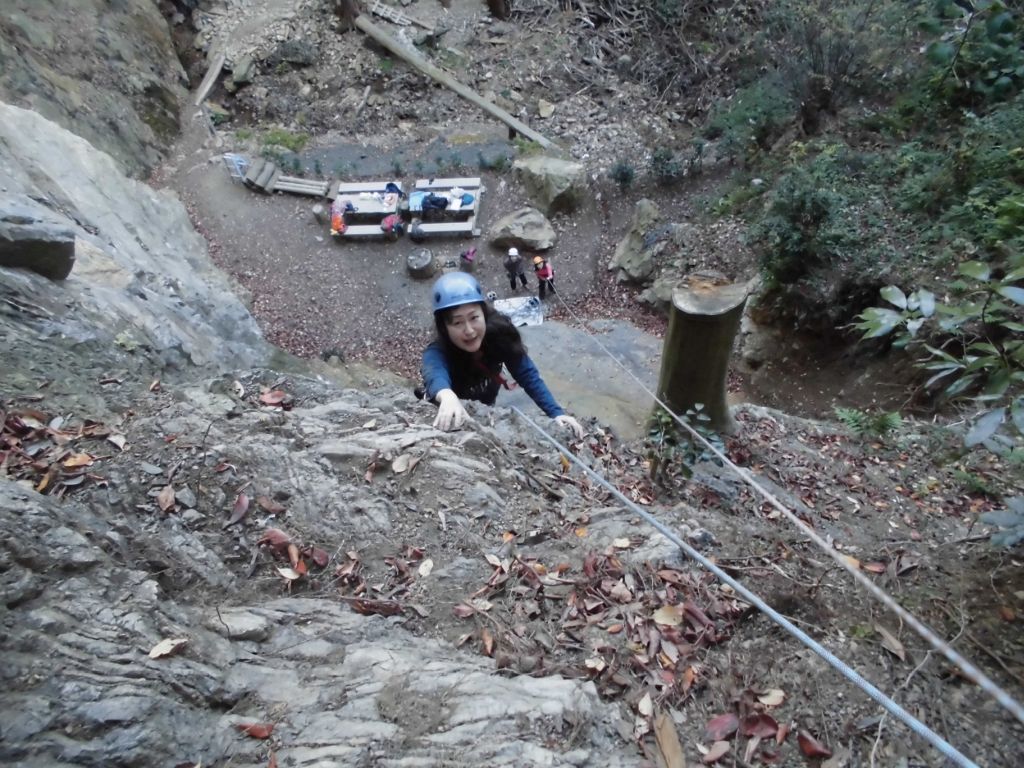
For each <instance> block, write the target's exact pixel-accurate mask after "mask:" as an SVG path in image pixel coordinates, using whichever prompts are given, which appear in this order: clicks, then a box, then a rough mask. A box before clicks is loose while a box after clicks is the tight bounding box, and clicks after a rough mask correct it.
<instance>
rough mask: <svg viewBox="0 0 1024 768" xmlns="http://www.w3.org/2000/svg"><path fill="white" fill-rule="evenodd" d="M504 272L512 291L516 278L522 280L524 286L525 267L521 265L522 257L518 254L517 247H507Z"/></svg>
mask: <svg viewBox="0 0 1024 768" xmlns="http://www.w3.org/2000/svg"><path fill="white" fill-rule="evenodd" d="M505 272H506V273H507V274H508V282H509V285H511V286H512V290H513V291H514V290H515V289H516V278H519V280H521V281H522V284H523V288H525V287H526V268H525V267H524V266H523V257H522V256H520V255H519V249H518V248H509V249H508V253H507V254H506V255H505Z"/></svg>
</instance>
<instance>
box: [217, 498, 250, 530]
mask: <svg viewBox="0 0 1024 768" xmlns="http://www.w3.org/2000/svg"><path fill="white" fill-rule="evenodd" d="M248 511H249V497H248V496H246V495H245V494H244V493H240V494H238V496H237V497H236V498H235V506H234V507H233V508H232V510H231V517H229V518H228V520H227V522H226V523H224V525H223V526H222V527H224V528H227V527H229V526H232V525H234V524H235V523H237V522H238V521H239V520H241V519H242V518H243V517H245V513H246V512H248Z"/></svg>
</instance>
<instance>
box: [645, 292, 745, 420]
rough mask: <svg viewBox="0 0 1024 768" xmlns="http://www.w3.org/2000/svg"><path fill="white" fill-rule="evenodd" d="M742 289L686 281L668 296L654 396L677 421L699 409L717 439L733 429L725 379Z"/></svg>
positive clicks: (739, 313) (741, 307)
mask: <svg viewBox="0 0 1024 768" xmlns="http://www.w3.org/2000/svg"><path fill="white" fill-rule="evenodd" d="M748 290H749V289H748V286H747V284H746V283H734V284H728V283H726V282H725V281H724V280H720V279H715V278H711V279H708V278H705V277H690V278H688V279H687V281H686V282H685V283H684V284H683V285H682V286H680V287H679V288H677V289H676V291H675V293H674V294H673V296H672V309H671V315H670V316H669V323H668V333H667V334H666V335H665V344H664V346H663V349H662V355H661V376H660V378H659V380H658V397H659V398H660V399H661V400H663V401H664V402H665V403H666V404H667V405H668V406H669V407H670V408H671V409H672V410H673V411H674V412H675V413H677V414H679V415H680V416H682V415H684V414H685V413H686V412H687V411H688V410H690V409H691V408H693V407H694V406H695V405H697V404H698V403H699V404H702V405H703V411H702V412H703V413H704V414H705V415H706V416H707V417H708V418H709V421H708V422H705V424H706V425H707V426H708V427H709V428H710V429H712V430H714V431H715V432H718V433H720V434H733V433H734V432H736V430H737V425H736V422H735V421H734V420H733V418H732V414H730V413H729V406H728V404H727V403H726V388H725V378H726V374H727V372H728V369H729V357H730V354H731V353H732V345H733V340H734V339H735V337H736V331H737V330H738V329H739V325H740V318H741V317H742V315H743V307H744V305H745V304H746V301H747V293H748Z"/></svg>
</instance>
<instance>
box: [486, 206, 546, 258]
mask: <svg viewBox="0 0 1024 768" xmlns="http://www.w3.org/2000/svg"><path fill="white" fill-rule="evenodd" d="M556 239H557V235H555V230H554V228H553V227H552V226H551V222H550V221H548V220H547V217H545V216H544V214H543V213H541V212H540V211H538V210H537V209H536V208H520V209H519V210H518V211H514V212H512V213H510V214H509V215H508V216H505V217H504V218H502V219H499V220H498V221H496V222H495V223H494V226H493V227H492V229H491V234H490V236H489V240H490V242H491V245H493V246H494V247H495V248H511V247H512V246H515V247H516V248H525V249H526V250H528V251H546V250H548V249H549V248H551V246H553V245H554V244H555V240H556Z"/></svg>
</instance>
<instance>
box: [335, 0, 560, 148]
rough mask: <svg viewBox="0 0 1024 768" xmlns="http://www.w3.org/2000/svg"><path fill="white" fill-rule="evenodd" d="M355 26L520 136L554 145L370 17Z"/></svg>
mask: <svg viewBox="0 0 1024 768" xmlns="http://www.w3.org/2000/svg"><path fill="white" fill-rule="evenodd" d="M355 25H356V27H358V28H359V29H361V30H362V31H363V32H365V33H366V34H367V35H369V36H370V37H372V38H373V39H374V40H375V41H376V42H378V43H380V45H382V46H383V47H384V48H386V49H387V50H389V51H391V53H393V54H395V56H397V57H398V58H400V59H401V60H402V61H404V62H406V63H408V64H411V65H412V66H414V67H416V69H418V70H419V71H420V72H422V73H423V74H425V75H427V76H428V77H431V78H433V79H434V80H436V81H437V82H439V83H441V84H442V85H444V86H446V87H448V88H450V89H451V90H453V91H455V93H457V94H458V95H459V96H461V97H462V98H464V99H465V100H466V101H468V102H470V103H471V104H475V105H476V106H478V107H480V109H482V110H483V111H484V112H486V113H487V114H489V115H491V116H492V117H496V118H497V119H498V120H501V121H502V122H503V123H505V124H506V125H507V126H509V127H510V128H513V129H515V130H516V131H518V132H519V133H521V134H523V136H525V137H526V138H528V139H530V140H531V141H535V142H537V143H538V144H540V145H541V146H542V147H544V148H545V149H549V148H550V147H552V146H553V143H552V142H551V141H550V140H549V139H547V138H545V137H544V136H542V135H541V134H539V133H537V132H536V131H535V130H533V129H532V128H531V127H530V126H528V125H527V124H526V123H524V122H522V121H521V120H517V119H516V118H514V117H512V115H510V114H509V113H508V112H506V111H505V110H503V109H502V108H501V107H499V106H497V105H496V104H493V103H491V102H490V101H487V99H485V98H484V97H483V96H481V95H480V94H478V93H477V92H476V91H474V90H473V89H472V88H469V87H468V86H466V85H463V84H462V83H460V82H459V81H458V80H456V79H455V78H454V77H452V76H451V75H449V74H448V73H447V72H445V71H444V70H443V69H441V68H439V67H436V66H434V65H433V64H431V63H430V62H429V61H427V60H426V59H424V58H423V57H422V56H420V55H419V54H418V53H416V52H415V51H410V50H408V49H407V48H404V47H403V46H402V45H400V44H399V43H398V41H396V40H395V39H394V38H393V37H391V35H389V34H388V33H387V32H385V31H384V30H382V29H381V28H380V27H378V26H377V25H376V24H374V23H373V22H372V21H370V19H369V17H367V16H365V15H364V16H357V17H356V19H355Z"/></svg>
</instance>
